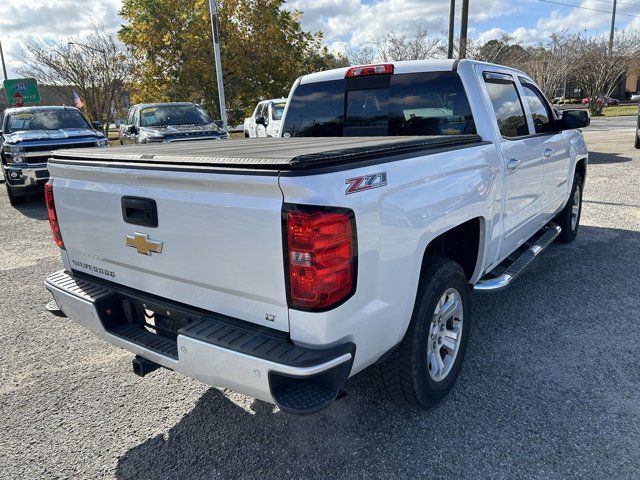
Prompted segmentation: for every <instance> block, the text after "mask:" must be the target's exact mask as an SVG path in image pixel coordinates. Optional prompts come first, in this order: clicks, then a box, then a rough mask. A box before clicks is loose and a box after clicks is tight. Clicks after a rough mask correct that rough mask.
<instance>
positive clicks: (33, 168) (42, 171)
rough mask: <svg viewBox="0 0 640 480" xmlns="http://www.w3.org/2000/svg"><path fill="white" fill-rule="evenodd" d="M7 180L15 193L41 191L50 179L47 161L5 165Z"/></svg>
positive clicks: (27, 193) (25, 193)
mask: <svg viewBox="0 0 640 480" xmlns="http://www.w3.org/2000/svg"><path fill="white" fill-rule="evenodd" d="M2 168H3V170H4V176H5V180H6V181H7V184H8V185H10V186H11V190H12V192H13V193H14V194H17V195H20V194H23V195H29V194H30V193H35V192H37V191H40V190H41V189H42V187H43V185H44V184H45V183H47V181H48V180H49V170H48V169H47V164H46V163H34V164H15V165H13V164H10V165H3V166H2Z"/></svg>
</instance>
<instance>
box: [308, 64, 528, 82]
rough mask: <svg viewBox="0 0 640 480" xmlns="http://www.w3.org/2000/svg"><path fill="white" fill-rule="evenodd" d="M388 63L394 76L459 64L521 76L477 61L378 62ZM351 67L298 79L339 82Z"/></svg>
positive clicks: (449, 68)
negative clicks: (488, 67)
mask: <svg viewBox="0 0 640 480" xmlns="http://www.w3.org/2000/svg"><path fill="white" fill-rule="evenodd" d="M384 63H390V64H393V66H394V72H393V73H394V74H398V73H400V74H402V73H421V72H453V71H455V70H456V69H457V68H458V65H459V64H461V63H465V64H469V65H475V64H481V65H495V66H496V67H499V68H501V69H505V68H507V69H509V70H512V71H514V72H518V73H520V74H522V73H523V72H521V71H520V70H516V69H514V68H511V67H505V66H503V65H496V64H490V63H486V62H480V61H478V60H469V59H462V60H452V59H440V60H409V61H403V62H380V64H384ZM349 68H351V67H344V68H336V69H333V70H327V71H324V72H318V73H311V74H309V75H304V76H303V77H300V83H301V84H306V83H315V82H326V81H330V80H340V79H343V78H344V77H345V75H346V73H347V71H348V70H349Z"/></svg>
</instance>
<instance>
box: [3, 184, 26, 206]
mask: <svg viewBox="0 0 640 480" xmlns="http://www.w3.org/2000/svg"><path fill="white" fill-rule="evenodd" d="M5 187H7V197H9V203H10V204H11V205H14V206H15V205H22V204H23V203H24V202H25V200H26V199H27V197H23V196H19V195H16V194H15V193H13V192H12V188H11V187H10V186H9V182H6V181H5Z"/></svg>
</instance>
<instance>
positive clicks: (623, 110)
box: [602, 105, 638, 117]
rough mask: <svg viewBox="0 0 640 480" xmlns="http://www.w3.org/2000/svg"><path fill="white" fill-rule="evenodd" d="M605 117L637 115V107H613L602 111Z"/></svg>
mask: <svg viewBox="0 0 640 480" xmlns="http://www.w3.org/2000/svg"><path fill="white" fill-rule="evenodd" d="M602 114H603V115H604V116H605V117H620V116H628V115H638V105H613V106H611V107H605V108H604V109H603V110H602Z"/></svg>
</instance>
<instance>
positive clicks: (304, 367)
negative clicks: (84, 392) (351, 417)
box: [45, 271, 355, 414]
mask: <svg viewBox="0 0 640 480" xmlns="http://www.w3.org/2000/svg"><path fill="white" fill-rule="evenodd" d="M45 286H46V287H47V289H48V290H49V291H50V292H51V293H52V295H53V297H54V298H55V300H56V302H57V303H58V306H59V307H60V308H61V310H62V311H63V312H64V313H65V314H66V315H67V317H69V318H71V319H72V320H74V321H76V322H78V323H80V324H81V325H82V326H84V327H85V328H87V329H88V330H90V331H92V332H93V333H95V334H96V335H98V336H99V337H101V338H103V339H105V340H107V341H108V342H109V343H112V344H114V345H117V346H119V347H122V348H124V349H126V350H128V351H130V352H132V353H134V354H136V355H139V356H141V357H143V358H146V359H147V360H151V361H153V362H155V363H157V364H159V365H162V366H163V367H166V368H169V369H171V370H175V371H177V372H180V373H183V374H184V375H187V376H189V377H191V378H195V379H197V380H199V381H201V382H203V383H205V384H208V385H212V386H218V387H225V388H229V389H232V390H235V391H237V392H240V393H243V394H246V395H249V396H252V397H254V398H257V399H260V400H264V401H266V402H270V403H274V404H276V405H278V406H279V407H280V408H281V409H282V410H284V411H288V412H291V413H301V414H307V413H314V412H316V411H318V410H321V409H322V408H324V407H326V406H328V405H329V404H330V403H331V402H333V400H335V399H336V397H337V395H338V392H339V390H340V389H341V388H342V386H343V384H344V382H345V381H346V380H347V378H348V377H349V374H350V372H351V365H352V363H353V358H354V354H355V345H354V344H352V343H346V344H342V345H338V346H334V347H331V348H328V349H322V350H315V349H307V348H302V347H298V346H296V345H293V344H292V343H291V341H290V340H289V339H288V337H287V336H286V335H284V334H283V333H282V332H277V331H272V330H269V329H265V328H256V327H255V326H253V325H250V324H247V323H246V322H242V321H240V320H236V319H231V318H228V317H223V316H221V315H217V314H214V313H210V312H201V311H196V310H193V309H191V308H190V307H187V306H183V305H179V304H175V303H171V302H167V301H165V300H162V299H157V298H151V297H149V296H147V295H145V294H142V293H140V292H134V291H131V290H128V289H122V288H120V287H118V286H113V285H107V284H103V283H102V282H100V281H96V280H94V279H92V278H87V277H85V276H82V277H77V276H74V274H71V273H69V272H65V271H59V272H56V273H54V274H52V275H50V276H49V277H48V278H47V279H46V281H45ZM128 302H129V303H128ZM131 302H140V304H141V305H143V306H144V308H145V309H147V308H148V309H150V310H153V311H158V312H162V313H163V314H166V315H167V317H165V318H169V317H170V318H172V319H176V321H177V319H180V322H181V324H183V325H184V326H182V327H181V328H179V329H178V330H177V337H176V339H175V340H173V339H172V338H167V337H165V336H160V335H157V334H155V333H151V332H150V331H149V330H148V328H145V327H144V326H142V325H141V324H139V323H136V322H135V321H131V317H132V316H131V313H130V311H131V307H130V306H127V305H131ZM142 302H144V303H142ZM123 306H124V307H123ZM125 310H129V311H128V312H127V311H125Z"/></svg>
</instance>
